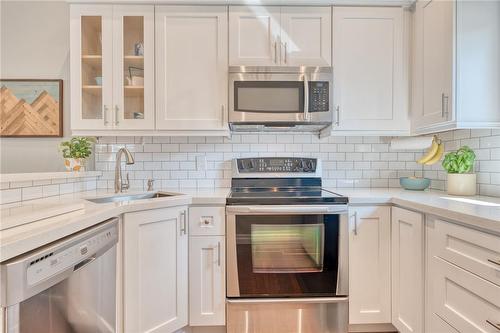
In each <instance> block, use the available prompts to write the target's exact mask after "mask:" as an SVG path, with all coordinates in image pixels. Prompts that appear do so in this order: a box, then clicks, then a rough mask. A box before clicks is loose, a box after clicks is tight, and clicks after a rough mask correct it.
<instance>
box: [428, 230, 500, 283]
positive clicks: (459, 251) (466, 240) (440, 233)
mask: <svg viewBox="0 0 500 333" xmlns="http://www.w3.org/2000/svg"><path fill="white" fill-rule="evenodd" d="M432 239H433V243H434V244H432V248H433V253H432V254H433V255H435V256H438V257H441V258H443V259H445V260H447V261H449V262H451V263H453V264H455V265H457V266H459V267H461V268H463V269H465V270H468V271H469V272H472V273H474V274H477V275H479V276H480V277H482V278H484V279H486V280H488V281H490V282H493V283H495V284H497V285H499V286H500V237H499V236H495V235H492V234H488V233H485V232H481V231H478V230H475V229H470V228H467V227H463V226H461V225H458V224H454V223H450V222H446V221H442V220H435V225H434V231H433V235H432Z"/></svg>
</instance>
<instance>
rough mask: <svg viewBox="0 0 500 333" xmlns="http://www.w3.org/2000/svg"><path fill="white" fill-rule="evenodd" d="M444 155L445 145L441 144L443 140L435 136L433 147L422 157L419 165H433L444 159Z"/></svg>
mask: <svg viewBox="0 0 500 333" xmlns="http://www.w3.org/2000/svg"><path fill="white" fill-rule="evenodd" d="M443 153H444V143H443V142H441V140H440V139H438V137H437V136H435V135H434V138H433V139H432V145H431V147H430V148H429V150H428V151H427V153H426V154H425V155H424V156H422V157H421V158H420V159H419V160H417V163H420V164H425V165H433V164H435V163H437V162H438V161H439V160H440V159H441V157H443Z"/></svg>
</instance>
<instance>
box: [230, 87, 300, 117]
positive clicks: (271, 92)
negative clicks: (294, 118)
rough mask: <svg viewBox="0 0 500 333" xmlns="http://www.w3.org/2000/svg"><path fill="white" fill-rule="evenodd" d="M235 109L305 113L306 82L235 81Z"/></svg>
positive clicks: (241, 110)
mask: <svg viewBox="0 0 500 333" xmlns="http://www.w3.org/2000/svg"><path fill="white" fill-rule="evenodd" d="M234 110H235V111H240V112H269V113H274V112H277V113H303V112H304V83H303V82H302V81H235V82H234Z"/></svg>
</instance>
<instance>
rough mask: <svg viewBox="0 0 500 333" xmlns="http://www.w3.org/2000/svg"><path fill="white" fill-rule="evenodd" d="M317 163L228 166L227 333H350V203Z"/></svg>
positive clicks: (292, 160) (268, 161)
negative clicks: (325, 181) (327, 183)
mask: <svg viewBox="0 0 500 333" xmlns="http://www.w3.org/2000/svg"><path fill="white" fill-rule="evenodd" d="M321 186H322V183H321V161H320V160H318V159H314V158H296V157H285V158H276V157H271V158H267V157H266V158H243V159H235V160H234V161H233V179H232V188H231V194H230V195H229V197H228V198H227V202H226V203H227V206H226V213H227V302H228V305H227V316H228V318H227V332H229V333H236V332H237V333H250V332H252V333H262V332H273V333H284V332H301V333H345V332H347V330H348V290H349V286H348V230H347V220H348V219H347V203H348V199H347V198H346V197H343V196H341V195H339V194H336V193H333V192H330V191H326V190H324V189H322V187H321Z"/></svg>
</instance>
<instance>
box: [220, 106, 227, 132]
mask: <svg viewBox="0 0 500 333" xmlns="http://www.w3.org/2000/svg"><path fill="white" fill-rule="evenodd" d="M220 110H221V117H220V119H221V123H222V127H223V128H224V125H225V124H226V122H225V120H226V107H225V106H224V104H222V105H221V106H220Z"/></svg>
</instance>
